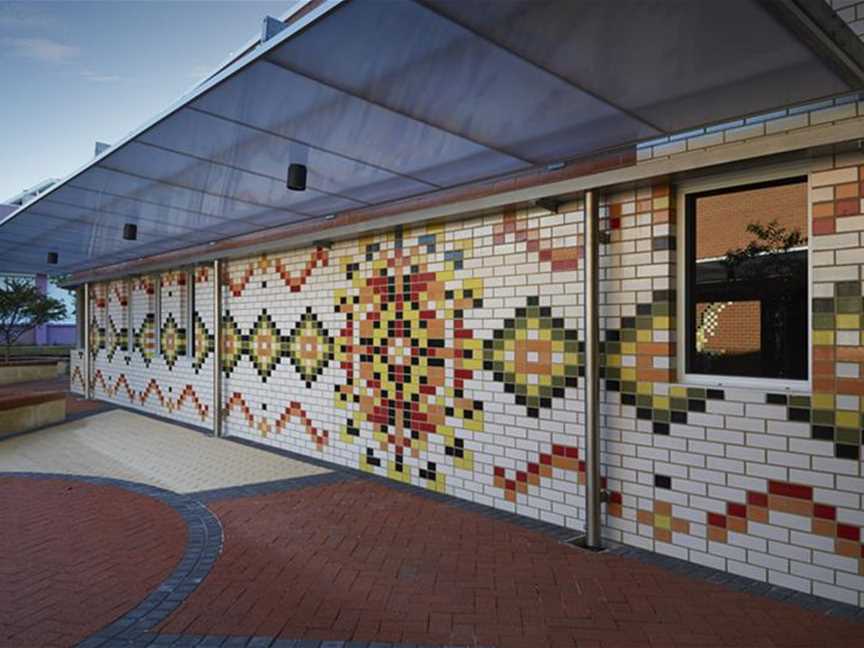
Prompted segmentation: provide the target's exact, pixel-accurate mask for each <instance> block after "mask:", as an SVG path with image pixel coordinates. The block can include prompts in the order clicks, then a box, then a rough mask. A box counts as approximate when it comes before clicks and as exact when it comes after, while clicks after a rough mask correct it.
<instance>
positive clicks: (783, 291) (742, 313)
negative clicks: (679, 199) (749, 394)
mask: <svg viewBox="0 0 864 648" xmlns="http://www.w3.org/2000/svg"><path fill="white" fill-rule="evenodd" d="M807 201H808V198H807V179H806V177H796V178H792V179H785V180H779V181H774V182H766V183H760V184H750V185H744V186H736V187H731V188H724V189H719V190H714V191H706V192H701V193H692V194H688V195H687V196H686V199H685V210H686V222H685V228H686V229H685V241H686V245H685V264H686V268H685V291H686V297H685V302H684V303H685V309H686V312H685V314H684V318H685V327H686V331H685V338H686V344H687V353H686V370H687V373H689V374H703V375H709V376H740V377H749V378H771V379H781V380H787V381H790V380H806V379H807V373H808V339H809V338H808V328H809V326H808V297H807V293H808V272H807V270H808V261H807Z"/></svg>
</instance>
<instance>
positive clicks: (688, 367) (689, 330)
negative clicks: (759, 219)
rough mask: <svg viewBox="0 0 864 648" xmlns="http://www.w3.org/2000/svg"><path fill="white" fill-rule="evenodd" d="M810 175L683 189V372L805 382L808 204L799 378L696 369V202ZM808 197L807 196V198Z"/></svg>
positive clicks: (808, 371) (807, 368) (805, 180)
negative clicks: (803, 345) (802, 360)
mask: <svg viewBox="0 0 864 648" xmlns="http://www.w3.org/2000/svg"><path fill="white" fill-rule="evenodd" d="M808 182H809V178H808V176H807V175H802V174H796V175H794V176H789V177H784V178H780V179H775V180H764V181H757V182H746V181H744V182H738V183H734V184H729V185H726V186H723V187H720V188H717V189H710V190H705V191H693V192H690V193H686V194H685V197H684V246H683V247H684V250H683V253H684V296H683V306H684V317H683V319H684V344H683V345H682V346H683V347H684V349H683V351H684V372H685V374H687V375H692V376H706V377H710V378H712V379H717V380H722V379H724V378H729V379H732V380H735V381H786V382H789V381H794V382H808V381H809V380H810V378H811V369H812V368H811V366H810V360H809V358H810V352H811V347H812V343H811V331H810V328H811V323H810V313H809V310H810V298H811V292H812V286H811V277H810V267H811V263H812V259H811V251H810V220H811V218H810V210H809V205H808V206H807V223H806V225H807V231H806V235H807V236H806V240H807V276H806V282H807V298H806V302H807V304H806V308H807V310H808V316H807V318H806V320H805V336H806V341H807V342H806V343H807V350H806V354H807V361H806V364H805V371H804V376H803V377H802V378H788V379H786V378H776V377H772V376H748V375H744V374H733V373H708V372H705V371H700V370H699V369H697V368H696V367H695V366H694V365H695V360H696V358H695V356H696V353H697V351H696V334H695V331H696V328H695V326H696V303H695V292H696V202H697V201H698V200H699V199H700V198H707V197H711V196H719V195H724V194H733V193H740V192H743V191H755V190H758V189H767V188H772V187H781V186H786V185H793V184H804V185H805V186H806V185H808ZM808 200H809V198H808Z"/></svg>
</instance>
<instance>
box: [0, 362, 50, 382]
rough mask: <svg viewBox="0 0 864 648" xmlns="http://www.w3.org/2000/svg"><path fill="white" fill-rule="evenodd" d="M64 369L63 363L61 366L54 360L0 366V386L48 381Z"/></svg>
mask: <svg viewBox="0 0 864 648" xmlns="http://www.w3.org/2000/svg"><path fill="white" fill-rule="evenodd" d="M65 368H66V364H65V362H64V363H62V366H61V363H58V362H57V361H56V360H52V361H44V360H40V361H37V362H27V361H21V362H13V363H12V364H8V365H5V364H4V365H0V385H11V384H13V383H19V382H28V381H31V380H50V379H51V378H56V377H57V376H58V375H59V374H60V373H61V371H64V370H65Z"/></svg>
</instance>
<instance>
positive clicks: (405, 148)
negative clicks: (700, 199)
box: [0, 0, 864, 274]
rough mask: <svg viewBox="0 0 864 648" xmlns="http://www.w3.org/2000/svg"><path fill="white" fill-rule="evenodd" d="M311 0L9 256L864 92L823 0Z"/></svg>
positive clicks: (840, 28)
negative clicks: (298, 171)
mask: <svg viewBox="0 0 864 648" xmlns="http://www.w3.org/2000/svg"><path fill="white" fill-rule="evenodd" d="M820 5H821V6H820ZM306 9H307V12H306V13H305V14H304V15H303V16H302V17H300V18H298V19H296V20H295V21H294V22H293V23H291V24H289V26H288V27H287V28H286V29H285V30H284V31H282V32H281V33H279V34H278V35H276V36H274V37H273V38H271V39H270V40H268V41H266V42H265V43H263V44H261V45H260V46H258V47H256V48H254V49H253V50H252V51H250V52H248V53H247V54H246V55H244V56H243V57H242V58H241V59H239V60H237V61H235V62H234V63H232V64H231V65H230V66H229V67H227V68H226V69H224V70H222V71H221V72H220V73H218V74H217V75H216V76H214V77H213V78H211V79H209V80H208V81H207V82H206V83H204V84H202V85H201V86H199V87H198V88H196V89H195V90H194V91H193V92H192V93H190V94H189V95H187V96H186V97H184V98H183V99H181V100H180V101H179V102H178V103H177V104H175V105H174V106H172V107H170V108H169V109H168V110H167V111H165V112H164V113H163V114H161V115H159V116H157V117H156V118H154V119H153V120H151V121H150V122H148V123H147V124H145V125H144V126H143V127H141V128H140V129H138V130H137V131H135V132H133V133H132V134H130V135H129V136H127V137H126V138H125V139H124V140H122V141H121V142H119V143H118V144H116V145H115V146H113V147H111V148H110V149H108V150H107V151H106V152H104V153H102V154H101V155H100V156H98V157H96V158H95V159H94V160H93V161H91V162H90V163H89V164H88V165H86V166H85V167H84V168H82V169H80V170H78V171H76V172H75V173H73V174H72V175H70V176H69V177H68V178H66V179H65V180H64V181H62V182H60V183H58V184H57V185H55V187H54V188H53V189H51V190H50V191H48V192H46V193H44V194H43V195H41V196H40V197H39V198H37V199H36V200H34V201H32V202H30V203H29V204H27V205H25V206H23V207H22V208H20V209H18V210H17V211H16V212H14V213H13V214H11V215H9V216H7V217H6V218H5V219H4V220H3V221H2V222H0V270H6V271H12V270H14V271H25V272H49V273H52V274H58V273H67V272H78V271H83V270H89V269H92V268H96V267H100V266H106V265H109V264H115V263H121V262H124V261H130V260H134V259H139V258H141V257H148V256H151V255H156V254H161V253H164V252H167V251H170V250H176V249H181V248H185V247H190V246H193V245H198V244H202V243H207V242H210V241H215V240H220V239H224V238H227V237H232V236H236V235H240V234H247V233H250V232H254V231H258V230H262V229H266V228H270V227H274V226H282V225H285V224H290V223H299V222H301V221H314V220H315V219H324V218H325V217H327V216H330V215H332V214H335V213H338V212H342V211H345V210H351V209H357V208H363V207H369V206H375V205H381V204H384V203H388V202H392V201H395V200H400V199H404V198H408V197H412V196H418V195H421V194H429V193H432V192H439V191H445V190H448V189H452V188H454V187H457V186H462V185H466V184H469V183H474V182H478V181H482V180H484V179H489V178H492V177H499V176H507V175H508V174H516V173H523V172H526V171H528V170H531V169H534V168H536V167H538V166H543V165H548V164H551V163H558V162H561V161H566V160H570V159H573V158H578V157H580V156H584V155H587V154H591V153H595V152H598V151H603V150H610V149H615V148H618V147H622V146H628V145H629V146H632V145H634V144H635V143H636V142H639V141H642V140H646V139H652V138H656V137H661V136H663V135H666V134H670V133H674V132H680V131H685V130H688V129H692V128H695V127H699V126H702V125H705V124H710V123H716V122H720V121H725V120H729V119H732V118H737V117H741V116H744V115H748V114H754V113H759V112H766V111H769V110H773V109H776V108H778V107H783V106H788V105H793V104H799V103H803V102H808V101H813V100H817V99H821V98H825V97H830V96H835V95H838V94H843V93H848V92H850V91H855V90H858V89H861V88H862V87H864V73H862V69H864V65H862V63H864V56H862V52H861V50H862V49H864V46H862V44H861V43H860V42H859V41H857V40H856V39H855V38H854V35H853V36H852V38H851V39H850V38H849V36H850V35H851V31H849V29H848V27H846V26H845V25H844V24H843V23H842V21H840V20H839V19H837V18H836V17H835V16H834V15H833V13H832V12H831V11H830V9H828V7H827V5H826V4H825V3H824V2H822V1H821V0H812V1H811V0H794V1H793V0H788V1H782V0H781V1H776V2H767V1H766V2H762V1H760V0H724V2H687V1H683V0H681V1H672V2H670V1H669V0H656V1H650V0H648V1H646V0H616V1H615V2H606V1H605V0H596V1H590V0H589V1H584V2H564V1H560V0H550V1H542V0H508V1H506V2H505V1H502V2H484V1H480V0H401V1H400V2H377V1H375V0H325V1H323V2H313V3H311V4H310V5H309V6H307V7H306ZM294 162H298V163H302V164H305V165H307V166H308V169H309V177H308V188H307V190H306V191H304V192H295V191H290V190H288V189H287V188H286V186H285V178H286V171H287V168H288V165H289V163H294ZM125 223H134V224H136V225H137V226H138V239H137V241H126V240H124V239H123V237H122V230H123V226H124V224H125ZM48 252H57V253H58V255H59V263H58V264H57V265H47V263H46V256H47V253H48Z"/></svg>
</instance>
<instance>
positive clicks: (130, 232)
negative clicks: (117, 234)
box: [123, 223, 138, 241]
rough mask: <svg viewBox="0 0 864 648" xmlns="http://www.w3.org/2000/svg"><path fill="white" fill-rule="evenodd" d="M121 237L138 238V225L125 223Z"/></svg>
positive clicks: (130, 239) (132, 239)
mask: <svg viewBox="0 0 864 648" xmlns="http://www.w3.org/2000/svg"><path fill="white" fill-rule="evenodd" d="M123 238H124V240H126V241H135V240H137V239H138V226H137V225H135V223H126V224H125V225H124V226H123Z"/></svg>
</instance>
